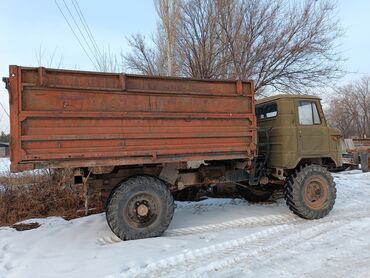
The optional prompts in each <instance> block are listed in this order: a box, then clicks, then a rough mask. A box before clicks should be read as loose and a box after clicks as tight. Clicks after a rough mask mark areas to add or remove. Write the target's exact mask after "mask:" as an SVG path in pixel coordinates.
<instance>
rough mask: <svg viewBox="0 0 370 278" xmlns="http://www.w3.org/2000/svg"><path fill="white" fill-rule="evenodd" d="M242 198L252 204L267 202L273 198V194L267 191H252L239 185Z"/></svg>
mask: <svg viewBox="0 0 370 278" xmlns="http://www.w3.org/2000/svg"><path fill="white" fill-rule="evenodd" d="M238 192H239V194H240V196H242V197H243V198H244V199H246V200H247V201H248V202H251V203H259V202H266V201H268V200H269V199H270V198H271V195H272V192H271V191H266V190H259V189H252V188H247V187H244V186H240V185H238Z"/></svg>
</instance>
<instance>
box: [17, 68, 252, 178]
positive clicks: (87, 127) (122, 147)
mask: <svg viewBox="0 0 370 278" xmlns="http://www.w3.org/2000/svg"><path fill="white" fill-rule="evenodd" d="M17 69H18V70H19V71H20V72H21V74H20V76H19V82H20V84H21V89H20V90H19V100H18V102H19V103H18V104H19V111H17V117H18V118H16V117H13V121H14V123H13V126H14V125H15V124H16V123H18V124H19V125H18V129H19V130H18V133H15V132H13V131H17V130H16V128H12V135H14V136H16V137H17V139H18V142H19V148H18V150H17V149H16V148H14V153H15V154H16V155H18V160H17V159H16V158H15V159H14V162H13V159H12V165H13V164H14V163H15V164H14V167H13V170H14V171H19V170H21V168H22V166H20V164H19V163H23V164H24V165H28V166H29V167H32V168H33V167H84V166H91V165H95V166H96V165H118V163H119V164H122V165H129V164H145V163H162V162H172V161H176V162H177V161H188V160H199V159H207V160H209V159H214V160H219V159H235V158H240V159H248V158H253V157H254V156H255V151H256V146H255V139H256V138H255V130H256V126H255V115H254V111H253V107H254V96H253V87H252V83H251V82H243V83H241V84H242V86H241V85H240V83H237V82H234V81H210V80H194V79H179V78H158V77H146V76H135V75H122V74H109V73H90V72H76V71H64V70H50V69H44V68H21V67H18V68H17ZM238 84H239V85H238ZM13 90H15V89H13ZM13 110H14V109H13ZM14 113H15V112H14ZM12 149H13V147H12ZM15 157H16V156H15ZM17 167H18V168H17ZM23 168H24V167H23Z"/></svg>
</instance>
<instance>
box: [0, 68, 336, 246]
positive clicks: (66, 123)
mask: <svg viewBox="0 0 370 278" xmlns="http://www.w3.org/2000/svg"><path fill="white" fill-rule="evenodd" d="M3 80H4V82H5V83H6V88H7V89H8V92H9V99H10V131H11V142H10V149H11V154H10V157H11V171H12V172H20V171H25V170H31V169H39V168H52V169H67V168H68V169H73V171H74V173H75V176H74V182H75V183H81V182H86V181H88V182H89V184H91V185H92V186H97V187H99V188H101V191H102V196H105V197H104V202H105V213H106V219H107V222H108V225H109V227H110V228H111V230H112V231H113V233H114V234H116V235H117V236H118V237H119V238H121V239H122V240H132V239H141V238H147V237H156V236H160V235H161V234H162V233H163V232H164V231H165V230H166V229H167V227H168V226H169V224H170V222H171V219H172V217H173V214H174V208H175V205H174V197H176V196H177V195H179V194H181V192H185V191H186V190H189V188H203V189H212V188H222V186H227V185H230V184H231V185H235V187H236V188H237V190H238V192H239V194H240V195H241V196H242V197H244V198H245V199H247V200H249V201H254V202H256V201H264V200H268V199H269V198H270V196H271V194H272V193H273V191H274V190H277V189H280V190H282V191H283V195H284V198H285V200H286V204H287V206H288V208H289V209H290V210H291V211H292V212H293V213H294V214H296V215H298V216H299V217H302V218H305V219H318V218H322V217H324V216H326V215H327V214H328V213H329V212H330V211H331V210H332V208H333V205H334V202H335V198H336V188H335V183H334V181H333V177H332V176H331V174H330V172H329V171H328V169H330V168H333V167H340V166H341V164H342V161H341V151H340V138H341V134H340V132H339V130H337V129H334V128H330V127H328V126H327V122H326V120H325V116H324V113H323V109H322V107H321V104H320V99H319V98H318V97H316V96H308V95H276V96H271V97H267V98H264V99H261V100H258V101H256V100H255V96H254V85H253V81H243V80H231V81H230V80H199V79H190V78H174V77H158V76H142V75H131V74H123V73H103V72H87V71H75V70H73V71H72V70H60V69H48V68H44V67H38V68H36V67H22V66H15V65H12V66H10V67H9V77H7V78H4V79H3Z"/></svg>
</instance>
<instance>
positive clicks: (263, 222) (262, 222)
mask: <svg viewBox="0 0 370 278" xmlns="http://www.w3.org/2000/svg"><path fill="white" fill-rule="evenodd" d="M299 220H300V218H298V217H297V216H295V215H293V214H291V213H284V214H275V215H267V216H256V217H246V218H240V219H235V220H231V221H227V222H222V223H216V224H209V225H201V226H194V227H189V228H179V229H172V230H168V231H166V232H165V233H164V234H163V236H165V237H177V236H187V235H193V234H201V233H206V232H218V231H223V230H227V229H234V228H241V227H243V228H244V227H255V226H267V225H278V224H286V223H294V222H296V221H299ZM121 241H122V240H121V239H120V238H118V237H117V236H116V235H113V234H112V235H109V236H104V237H100V238H98V239H97V240H96V242H97V243H98V244H99V245H108V244H114V243H118V242H121Z"/></svg>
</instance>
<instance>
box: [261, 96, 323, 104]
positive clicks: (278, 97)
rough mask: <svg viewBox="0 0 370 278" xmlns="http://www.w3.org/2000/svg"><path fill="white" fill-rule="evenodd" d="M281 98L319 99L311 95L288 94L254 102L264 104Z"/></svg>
mask: <svg viewBox="0 0 370 278" xmlns="http://www.w3.org/2000/svg"><path fill="white" fill-rule="evenodd" d="M281 98H299V99H321V98H320V97H318V96H312V95H290V94H281V95H275V96H270V97H265V98H263V99H258V100H256V103H257V104H261V103H266V102H270V101H274V100H278V99H281Z"/></svg>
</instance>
